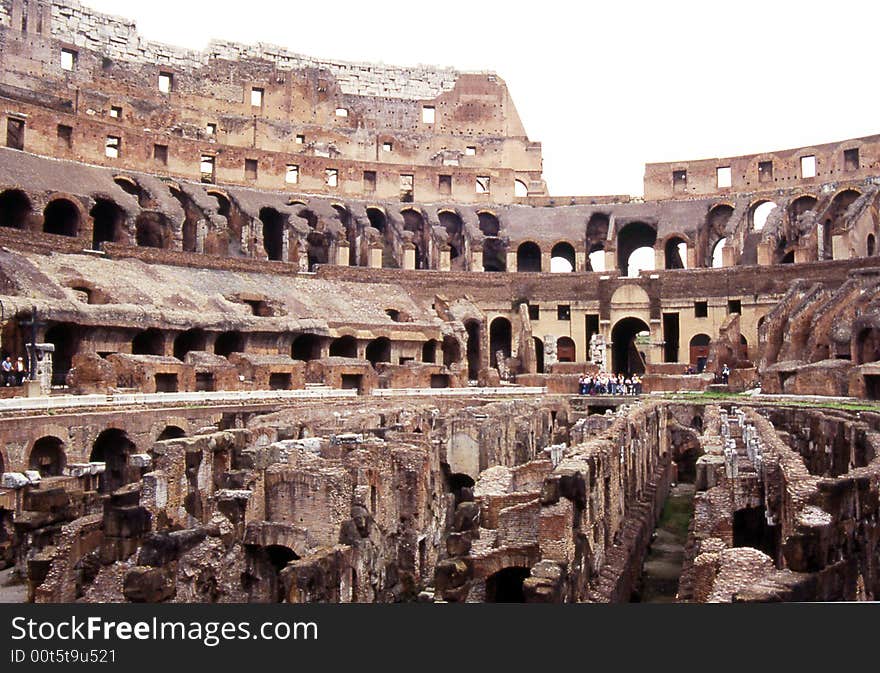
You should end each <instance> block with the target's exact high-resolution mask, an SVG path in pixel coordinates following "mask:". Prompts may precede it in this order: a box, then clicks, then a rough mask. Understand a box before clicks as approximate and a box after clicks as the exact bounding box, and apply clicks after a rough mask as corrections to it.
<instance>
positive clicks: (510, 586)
mask: <svg viewBox="0 0 880 673" xmlns="http://www.w3.org/2000/svg"><path fill="white" fill-rule="evenodd" d="M530 575H531V573H530V572H529V569H528V568H518V567H511V568H504V569H503V570H499V571H498V572H497V573H495V574H493V575H490V576H489V577H488V578H486V602H487V603H525V602H526V597H525V593H524V591H523V585H524V583H525V581H526V579H527V578H528V577H529V576H530Z"/></svg>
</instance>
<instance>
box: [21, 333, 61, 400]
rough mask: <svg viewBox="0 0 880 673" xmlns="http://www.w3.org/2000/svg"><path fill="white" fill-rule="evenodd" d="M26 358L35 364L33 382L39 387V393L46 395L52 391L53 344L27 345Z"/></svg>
mask: <svg viewBox="0 0 880 673" xmlns="http://www.w3.org/2000/svg"><path fill="white" fill-rule="evenodd" d="M26 348H27V352H28V358H31V360H30V361H31V362H36V363H37V366H36V375H35V377H34V380H35V381H36V382H37V383H39V385H40V392H41V393H42V394H43V395H48V394H49V393H50V392H51V390H52V353H54V352H55V345H54V344H27V345H26Z"/></svg>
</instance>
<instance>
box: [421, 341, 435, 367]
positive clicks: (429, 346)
mask: <svg viewBox="0 0 880 673" xmlns="http://www.w3.org/2000/svg"><path fill="white" fill-rule="evenodd" d="M422 362H429V363H436V362H437V340H436V339H431V340H430V341H426V342H425V343H424V344H422Z"/></svg>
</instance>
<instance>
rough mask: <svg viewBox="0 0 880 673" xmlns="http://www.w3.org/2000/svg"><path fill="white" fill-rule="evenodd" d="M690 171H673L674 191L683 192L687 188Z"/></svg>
mask: <svg viewBox="0 0 880 673" xmlns="http://www.w3.org/2000/svg"><path fill="white" fill-rule="evenodd" d="M687 186H688V172H687V171H686V170H684V169H682V170H678V171H672V191H673V192H683V191H686V190H687Z"/></svg>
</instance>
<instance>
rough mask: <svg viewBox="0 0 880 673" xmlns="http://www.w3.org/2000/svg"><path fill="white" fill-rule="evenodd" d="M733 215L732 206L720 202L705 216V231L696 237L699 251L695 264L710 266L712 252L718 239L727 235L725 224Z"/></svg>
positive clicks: (716, 245)
mask: <svg viewBox="0 0 880 673" xmlns="http://www.w3.org/2000/svg"><path fill="white" fill-rule="evenodd" d="M732 216H733V206H731V205H729V204H727V203H721V204H718V205H716V206H714V207H713V208H712V210H710V211H709V215H708V216H707V218H706V228H705V232H704V233H701V234H700V235H699V237H698V244H697V249H698V250H699V252H700V255H699V259H698V260H697V264H699V265H701V266H704V267H711V266H712V261H713V253H714V251H715V250H716V249H717V247H718V241H719V240H720V239H722V238H725V237H726V236H727V225H728V224H729V222H730V218H731V217H732Z"/></svg>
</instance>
